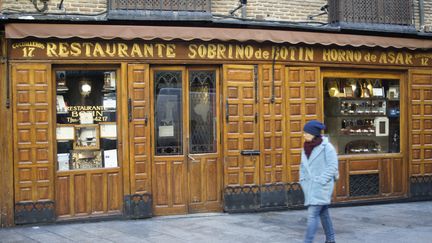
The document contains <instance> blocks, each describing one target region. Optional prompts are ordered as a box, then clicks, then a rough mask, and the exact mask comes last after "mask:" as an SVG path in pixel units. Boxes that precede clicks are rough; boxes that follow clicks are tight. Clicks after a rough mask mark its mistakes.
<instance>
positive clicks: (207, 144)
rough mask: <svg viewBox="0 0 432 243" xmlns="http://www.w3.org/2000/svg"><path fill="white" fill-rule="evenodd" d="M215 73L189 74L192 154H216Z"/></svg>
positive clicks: (195, 72) (197, 72) (192, 72)
mask: <svg viewBox="0 0 432 243" xmlns="http://www.w3.org/2000/svg"><path fill="white" fill-rule="evenodd" d="M215 75H216V74H215V72H214V71H191V72H189V89H190V91H189V104H190V107H189V114H190V121H189V126H190V153H193V154H198V153H214V152H216V104H215V102H216V88H215V82H216V78H215Z"/></svg>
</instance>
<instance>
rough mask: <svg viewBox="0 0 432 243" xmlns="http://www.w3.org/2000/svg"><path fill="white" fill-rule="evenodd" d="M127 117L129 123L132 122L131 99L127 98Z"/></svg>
mask: <svg viewBox="0 0 432 243" xmlns="http://www.w3.org/2000/svg"><path fill="white" fill-rule="evenodd" d="M128 113H129V114H128V117H129V122H131V121H132V99H131V98H129V99H128Z"/></svg>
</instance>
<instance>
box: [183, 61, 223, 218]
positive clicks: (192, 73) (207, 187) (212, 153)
mask: <svg viewBox="0 0 432 243" xmlns="http://www.w3.org/2000/svg"><path fill="white" fill-rule="evenodd" d="M187 81H188V86H187V87H188V88H187V99H186V100H187V104H186V106H185V107H186V110H185V111H186V112H184V114H188V118H187V121H188V122H187V125H188V129H187V133H186V134H187V135H186V136H187V141H188V144H187V159H188V161H187V163H188V166H187V168H188V187H189V197H188V201H189V204H188V205H189V212H190V213H194V212H209V211H219V210H220V209H221V203H222V198H221V197H222V195H221V189H222V166H221V162H220V153H219V151H220V149H219V146H220V141H219V138H220V136H219V135H220V133H219V131H220V129H219V124H220V115H219V114H220V112H219V104H220V103H219V98H218V97H219V96H218V94H219V72H218V70H217V69H216V68H214V67H199V68H188V70H187Z"/></svg>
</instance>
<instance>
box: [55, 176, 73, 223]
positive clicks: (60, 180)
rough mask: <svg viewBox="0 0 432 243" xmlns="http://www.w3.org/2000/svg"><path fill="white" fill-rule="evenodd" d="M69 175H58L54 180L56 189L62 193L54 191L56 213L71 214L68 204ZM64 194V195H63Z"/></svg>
mask: <svg viewBox="0 0 432 243" xmlns="http://www.w3.org/2000/svg"><path fill="white" fill-rule="evenodd" d="M69 184H70V176H68V175H67V176H58V177H57V181H56V190H58V191H61V192H62V193H61V194H60V193H56V213H57V215H67V216H70V214H71V205H70V200H69V199H70V198H69V195H70V191H69V189H70V187H69ZM63 195H66V196H63Z"/></svg>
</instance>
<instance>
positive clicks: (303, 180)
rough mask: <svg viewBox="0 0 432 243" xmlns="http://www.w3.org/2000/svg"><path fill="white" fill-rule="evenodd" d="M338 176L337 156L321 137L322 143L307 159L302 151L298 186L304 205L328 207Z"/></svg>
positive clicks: (330, 145)
mask: <svg viewBox="0 0 432 243" xmlns="http://www.w3.org/2000/svg"><path fill="white" fill-rule="evenodd" d="M338 175H339V174H338V158H337V154H336V151H335V149H334V147H333V145H332V144H331V143H329V141H328V139H327V138H325V137H323V141H322V143H321V144H320V145H318V146H316V147H315V148H314V149H313V150H312V153H311V155H310V156H309V159H308V158H307V157H306V154H305V152H304V149H303V151H302V154H301V165H300V185H301V187H302V190H303V193H304V196H305V203H304V205H305V206H308V205H329V204H330V201H331V196H332V193H333V187H334V183H335V179H336V178H337V177H338Z"/></svg>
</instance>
